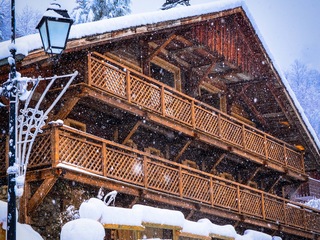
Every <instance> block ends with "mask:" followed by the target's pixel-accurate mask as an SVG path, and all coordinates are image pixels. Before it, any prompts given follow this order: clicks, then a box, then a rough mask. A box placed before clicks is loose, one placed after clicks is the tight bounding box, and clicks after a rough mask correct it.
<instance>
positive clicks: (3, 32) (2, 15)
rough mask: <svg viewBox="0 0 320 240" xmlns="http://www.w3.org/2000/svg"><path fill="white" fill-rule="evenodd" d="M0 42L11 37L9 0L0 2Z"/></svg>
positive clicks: (0, 0)
mask: <svg viewBox="0 0 320 240" xmlns="http://www.w3.org/2000/svg"><path fill="white" fill-rule="evenodd" d="M0 6H1V7H0V41H5V40H8V39H10V36H11V21H10V18H11V3H10V0H0Z"/></svg>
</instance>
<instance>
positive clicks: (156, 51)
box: [146, 34, 177, 62]
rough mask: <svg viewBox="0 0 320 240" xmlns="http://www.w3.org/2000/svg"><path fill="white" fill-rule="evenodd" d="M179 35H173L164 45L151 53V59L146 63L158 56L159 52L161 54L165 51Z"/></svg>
mask: <svg viewBox="0 0 320 240" xmlns="http://www.w3.org/2000/svg"><path fill="white" fill-rule="evenodd" d="M176 36H177V35H175V34H172V35H171V36H170V37H169V38H168V39H167V40H166V41H165V42H164V43H163V44H162V45H160V46H158V47H157V48H156V49H155V50H154V52H153V53H151V54H150V55H149V57H147V59H146V61H149V62H150V61H151V60H152V59H153V58H154V57H155V56H157V55H158V53H159V52H161V51H162V50H164V49H165V48H166V46H168V44H169V43H170V42H171V41H172V40H173V39H174V38H175V37H176Z"/></svg>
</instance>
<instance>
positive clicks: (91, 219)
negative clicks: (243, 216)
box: [61, 198, 281, 240]
mask: <svg viewBox="0 0 320 240" xmlns="http://www.w3.org/2000/svg"><path fill="white" fill-rule="evenodd" d="M79 213H80V219H77V220H73V221H71V222H68V223H67V224H65V225H64V226H63V228H62V232H61V240H67V239H68V240H73V239H77V240H79V239H80V240H82V239H89V240H101V239H103V236H104V231H103V235H102V230H103V225H102V224H108V225H112V224H114V225H126V226H135V227H141V229H143V228H144V224H148V223H149V224H159V225H166V226H173V227H178V228H181V233H182V234H183V233H187V234H193V235H198V236H205V237H209V236H212V235H220V236H224V237H231V238H234V239H235V240H257V239H259V240H272V239H277V240H281V238H280V237H272V236H270V235H268V234H265V233H262V232H258V231H254V230H246V231H245V233H244V235H243V236H242V235H239V234H237V233H236V230H235V229H234V227H233V226H231V225H225V226H220V225H216V224H213V223H212V222H211V221H210V220H208V219H200V220H199V221H198V222H193V221H190V220H186V219H185V218H184V215H183V214H182V212H180V211H175V210H168V209H161V208H155V207H150V206H145V205H140V204H137V205H134V206H133V207H132V208H131V209H128V208H120V207H110V206H108V205H106V204H105V203H104V202H103V201H102V200H100V199H98V198H91V199H89V200H87V201H85V202H83V203H82V204H81V206H80V209H79ZM101 229H102V230H101Z"/></svg>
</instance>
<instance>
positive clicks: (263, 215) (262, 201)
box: [261, 192, 266, 220]
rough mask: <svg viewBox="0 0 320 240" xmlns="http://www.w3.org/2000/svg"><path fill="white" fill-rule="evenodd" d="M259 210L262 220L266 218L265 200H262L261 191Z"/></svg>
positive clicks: (262, 194)
mask: <svg viewBox="0 0 320 240" xmlns="http://www.w3.org/2000/svg"><path fill="white" fill-rule="evenodd" d="M261 212H262V217H263V220H265V219H266V209H265V201H264V193H263V192H262V193H261Z"/></svg>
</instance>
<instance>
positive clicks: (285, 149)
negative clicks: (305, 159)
mask: <svg viewBox="0 0 320 240" xmlns="http://www.w3.org/2000/svg"><path fill="white" fill-rule="evenodd" d="M283 157H284V159H283V160H284V164H285V166H286V167H288V159H287V157H288V155H287V147H286V145H285V144H283Z"/></svg>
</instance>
